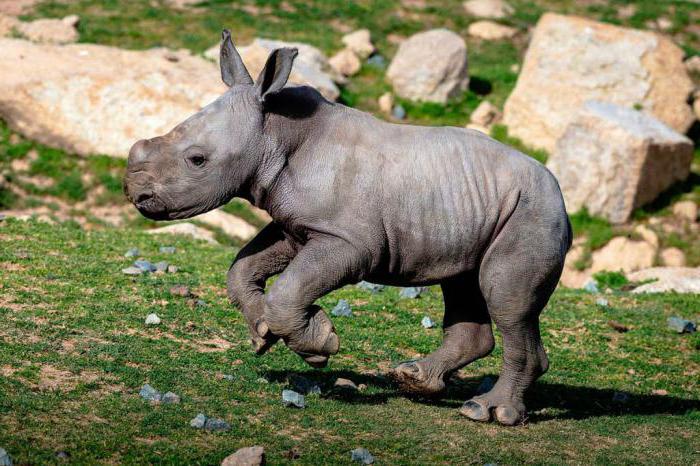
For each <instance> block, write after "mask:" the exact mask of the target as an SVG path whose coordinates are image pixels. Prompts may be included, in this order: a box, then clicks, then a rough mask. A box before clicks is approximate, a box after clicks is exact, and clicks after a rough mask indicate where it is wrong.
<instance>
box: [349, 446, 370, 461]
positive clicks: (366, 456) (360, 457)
mask: <svg viewBox="0 0 700 466" xmlns="http://www.w3.org/2000/svg"><path fill="white" fill-rule="evenodd" d="M350 458H351V459H352V460H353V461H355V462H357V463H362V464H372V463H374V456H372V454H371V453H370V452H369V450H367V449H366V448H355V449H354V450H353V451H351V452H350Z"/></svg>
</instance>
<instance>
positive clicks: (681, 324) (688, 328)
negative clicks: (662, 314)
mask: <svg viewBox="0 0 700 466" xmlns="http://www.w3.org/2000/svg"><path fill="white" fill-rule="evenodd" d="M667 322H668V328H670V329H671V330H674V331H675V332H677V333H693V332H695V330H697V327H696V326H695V322H692V321H690V320H686V319H683V318H681V317H669V318H668V320H667Z"/></svg>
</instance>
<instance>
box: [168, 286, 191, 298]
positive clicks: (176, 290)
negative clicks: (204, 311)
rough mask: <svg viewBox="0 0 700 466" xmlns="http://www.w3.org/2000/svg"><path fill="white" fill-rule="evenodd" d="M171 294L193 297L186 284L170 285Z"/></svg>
mask: <svg viewBox="0 0 700 466" xmlns="http://www.w3.org/2000/svg"><path fill="white" fill-rule="evenodd" d="M170 294H171V295H174V296H182V297H183V298H190V297H192V296H193V295H192V292H191V291H190V289H189V288H188V287H187V286H185V285H175V286H172V287H170Z"/></svg>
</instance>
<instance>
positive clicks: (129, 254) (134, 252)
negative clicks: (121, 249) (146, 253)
mask: <svg viewBox="0 0 700 466" xmlns="http://www.w3.org/2000/svg"><path fill="white" fill-rule="evenodd" d="M139 254H141V251H139V248H131V249H129V250H128V251H126V254H124V257H138V256H139Z"/></svg>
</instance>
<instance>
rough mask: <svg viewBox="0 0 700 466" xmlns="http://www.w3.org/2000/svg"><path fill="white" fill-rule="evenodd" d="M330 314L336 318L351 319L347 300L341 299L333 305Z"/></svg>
mask: <svg viewBox="0 0 700 466" xmlns="http://www.w3.org/2000/svg"><path fill="white" fill-rule="evenodd" d="M331 314H333V315H334V316H336V317H351V316H352V309H351V308H350V304H349V303H348V301H347V300H345V299H341V300H340V301H338V304H336V305H335V307H334V308H333V310H332V311H331Z"/></svg>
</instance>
